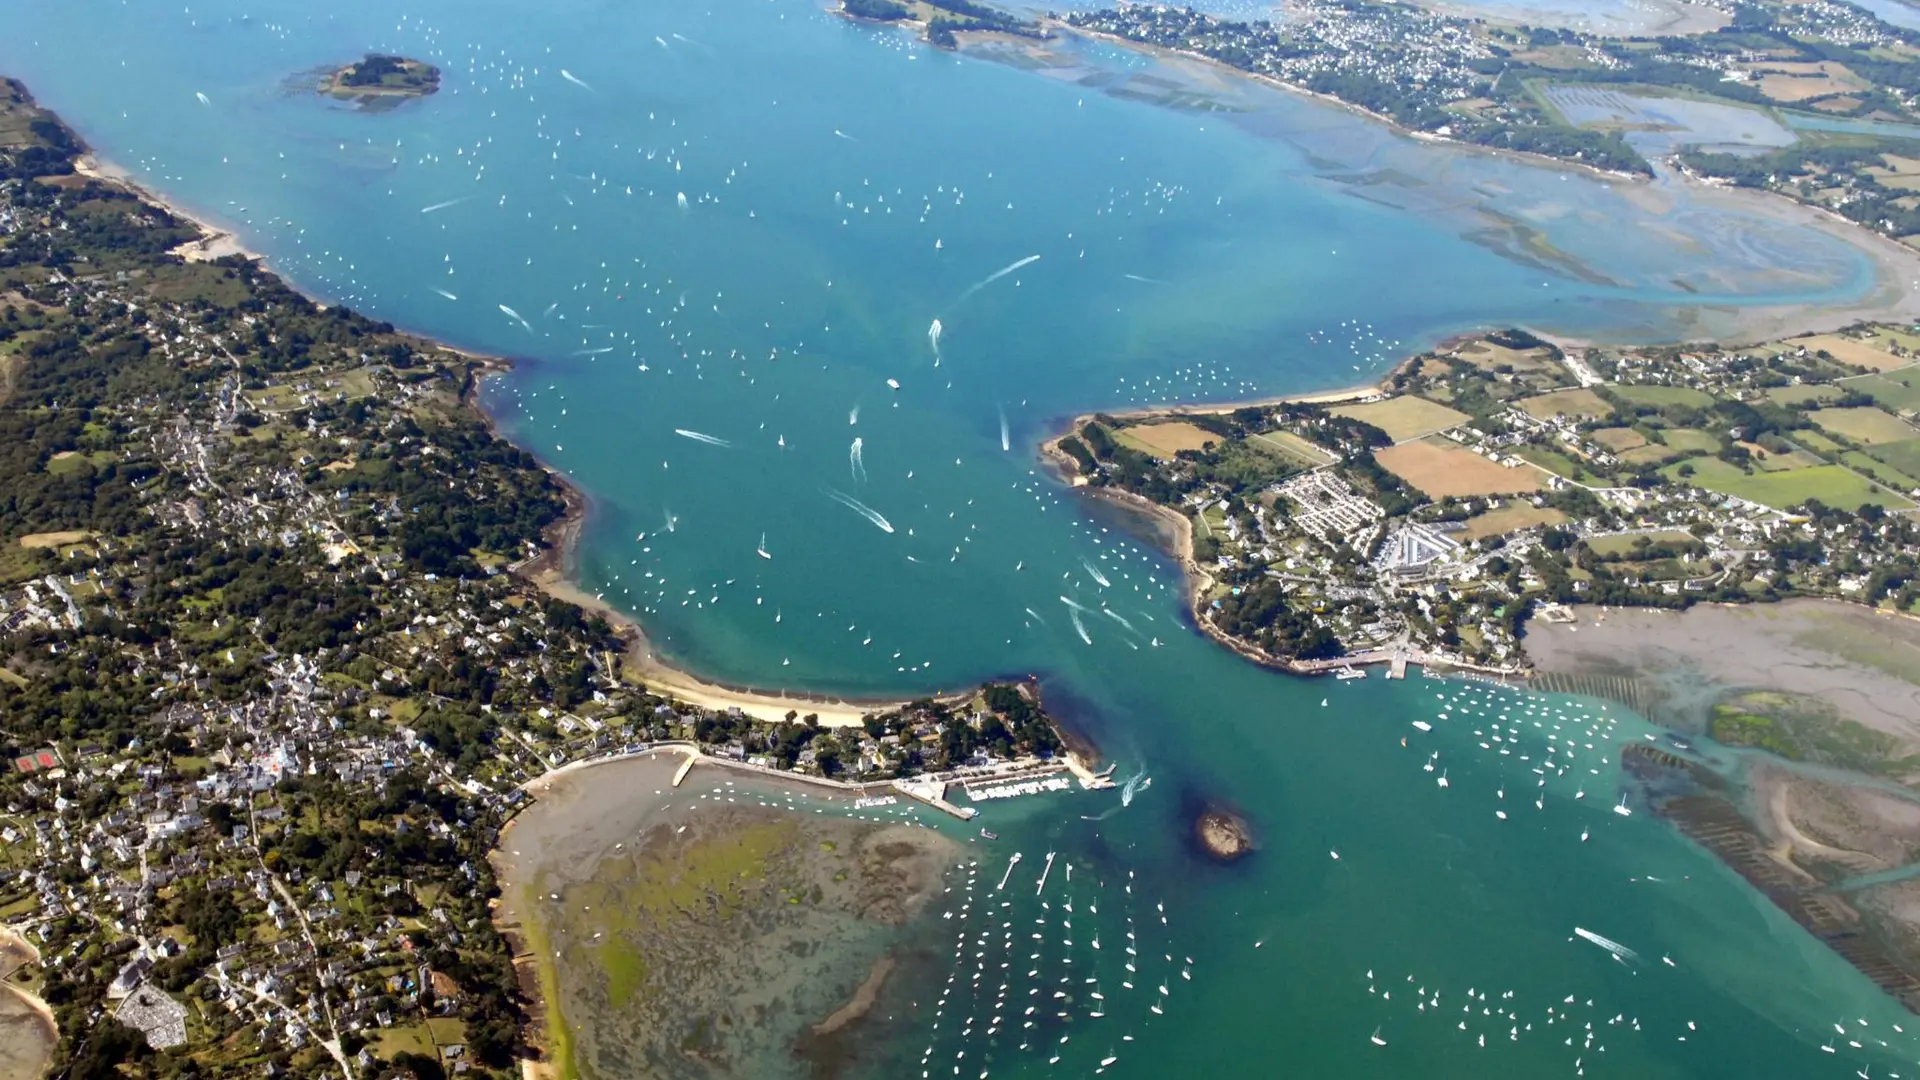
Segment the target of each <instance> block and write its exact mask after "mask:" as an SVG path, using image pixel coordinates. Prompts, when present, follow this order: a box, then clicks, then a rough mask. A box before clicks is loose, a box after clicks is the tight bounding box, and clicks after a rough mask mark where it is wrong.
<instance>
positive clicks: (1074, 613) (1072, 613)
mask: <svg viewBox="0 0 1920 1080" xmlns="http://www.w3.org/2000/svg"><path fill="white" fill-rule="evenodd" d="M1079 608H1080V605H1078V604H1075V605H1073V606H1072V607H1070V608H1068V609H1067V618H1068V619H1069V620H1071V621H1072V622H1073V628H1074V629H1075V630H1076V631H1078V632H1079V634H1080V640H1081V641H1084V642H1086V643H1087V644H1089V645H1091V644H1093V639H1092V638H1091V637H1088V636H1087V627H1086V624H1085V623H1083V622H1081V621H1080V610H1079Z"/></svg>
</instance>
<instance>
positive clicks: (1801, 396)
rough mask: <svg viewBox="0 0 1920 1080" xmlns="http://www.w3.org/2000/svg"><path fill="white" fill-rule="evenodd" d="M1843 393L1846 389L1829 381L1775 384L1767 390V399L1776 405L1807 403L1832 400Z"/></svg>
mask: <svg viewBox="0 0 1920 1080" xmlns="http://www.w3.org/2000/svg"><path fill="white" fill-rule="evenodd" d="M1845 393H1846V391H1844V390H1842V389H1840V388H1839V387H1837V386H1834V385H1832V384H1831V383H1827V384H1812V385H1807V386H1776V387H1774V388H1773V389H1771V390H1769V391H1767V400H1768V401H1771V402H1774V403H1775V404H1778V405H1808V404H1811V403H1813V402H1816V401H1832V400H1834V399H1835V398H1838V397H1840V396H1842V395H1844V394H1845Z"/></svg>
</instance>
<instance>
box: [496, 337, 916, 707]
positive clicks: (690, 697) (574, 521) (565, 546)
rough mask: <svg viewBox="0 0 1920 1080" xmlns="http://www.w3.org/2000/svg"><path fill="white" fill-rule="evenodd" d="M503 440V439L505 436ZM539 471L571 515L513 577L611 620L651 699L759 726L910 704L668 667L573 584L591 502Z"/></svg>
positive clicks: (627, 673) (636, 628)
mask: <svg viewBox="0 0 1920 1080" xmlns="http://www.w3.org/2000/svg"><path fill="white" fill-rule="evenodd" d="M463 355H464V354H463ZM487 367H488V368H489V373H490V374H497V373H504V372H505V371H506V370H508V368H509V367H510V365H507V364H505V363H503V362H501V361H499V360H497V359H496V360H493V361H492V362H491V363H490V364H488V365H487ZM476 386H477V384H476ZM469 397H471V394H469ZM468 407H470V408H473V409H474V410H476V411H477V412H478V413H479V415H480V416H482V417H484V418H485V420H486V421H487V424H488V426H489V427H490V428H494V431H495V434H499V431H498V429H497V427H496V426H495V421H494V417H493V414H492V413H489V412H487V411H486V410H485V409H483V408H481V407H480V406H479V404H478V403H477V402H474V401H469V403H468ZM501 437H502V438H505V436H504V435H502V436H501ZM540 467H541V468H543V469H546V470H547V474H548V475H549V476H552V477H553V478H554V482H555V483H557V484H558V485H559V486H560V489H561V491H562V493H563V495H564V497H565V499H566V503H567V510H566V512H565V513H564V514H563V515H561V517H560V520H558V521H556V522H554V523H553V524H552V525H549V526H547V537H546V541H547V547H546V550H544V551H542V552H541V553H540V554H538V555H536V556H534V557H533V558H531V559H527V560H525V561H524V562H520V563H517V564H515V565H514V566H513V567H512V568H511V571H512V573H514V574H516V575H518V576H519V577H520V578H522V579H523V580H525V581H526V582H528V583H529V584H531V585H532V586H534V587H535V588H536V589H539V590H540V591H541V592H542V593H545V594H546V595H547V596H550V597H552V598H554V599H555V600H561V601H564V602H566V603H570V604H573V605H575V606H577V607H580V608H582V609H584V610H586V611H588V612H590V613H592V614H594V615H598V616H600V617H601V618H603V619H605V620H606V621H607V625H609V626H611V627H612V628H613V631H614V633H615V635H617V636H618V637H619V638H620V640H621V641H622V642H624V643H625V645H626V651H625V653H624V655H623V656H622V657H621V662H620V671H621V676H622V678H624V679H626V680H628V681H631V682H637V683H639V684H641V685H642V686H644V687H645V688H646V689H647V690H648V691H650V692H652V693H655V694H659V695H661V696H663V697H670V698H675V699H677V700H679V701H682V702H684V703H686V704H688V705H698V706H700V707H702V708H706V709H715V710H719V711H725V710H727V709H739V710H740V711H741V712H743V713H745V714H747V715H748V716H751V717H754V718H756V719H759V720H767V721H773V722H778V721H781V720H784V719H786V715H787V713H788V712H797V713H799V714H800V715H802V716H805V715H807V714H809V713H811V714H814V715H816V716H818V717H819V719H820V724H821V726H823V727H857V726H859V724H860V721H861V718H862V717H864V716H865V715H867V714H868V713H873V712H884V711H887V710H889V709H897V708H900V707H902V706H904V705H905V704H907V702H906V701H904V700H888V699H879V698H875V699H850V698H840V697H831V696H828V695H824V694H810V693H807V692H804V691H789V690H765V689H760V688H756V687H744V686H728V685H726V684H724V683H717V682H711V681H709V680H706V679H703V678H701V677H700V676H698V675H695V674H694V673H692V672H690V671H687V670H685V669H683V668H680V667H676V666H674V665H673V664H671V663H669V662H667V661H666V660H665V659H663V658H662V657H661V656H660V654H659V652H658V651H657V650H656V649H655V648H654V646H653V643H652V641H651V639H649V638H648V637H647V633H646V630H645V628H644V627H642V626H641V625H640V623H639V621H638V620H636V619H635V618H633V616H631V615H628V614H627V613H626V612H624V611H621V610H620V609H619V608H617V607H614V606H613V605H612V604H610V603H608V602H607V601H606V600H605V599H603V598H601V597H599V596H595V595H594V594H592V593H590V592H588V591H587V590H586V588H585V587H584V586H582V585H581V584H580V582H579V581H577V580H575V578H574V576H573V567H572V562H573V551H574V545H575V544H577V543H578V542H579V540H580V534H581V532H582V531H584V529H585V527H586V523H587V517H588V515H589V514H590V513H592V509H593V507H592V500H591V499H590V498H589V497H588V496H587V494H586V492H584V491H583V490H581V489H580V487H579V486H578V485H576V484H574V483H573V481H572V480H571V479H569V478H568V477H567V476H566V475H565V474H563V473H561V472H560V471H559V470H557V469H554V468H553V467H552V466H551V465H548V464H547V463H546V462H541V465H540ZM928 696H938V695H928Z"/></svg>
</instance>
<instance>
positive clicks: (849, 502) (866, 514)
mask: <svg viewBox="0 0 1920 1080" xmlns="http://www.w3.org/2000/svg"><path fill="white" fill-rule="evenodd" d="M826 492H827V497H828V498H830V499H832V500H833V501H834V502H837V503H839V504H840V505H841V506H844V507H846V508H847V509H849V510H851V511H853V512H854V513H856V514H859V515H860V516H861V517H863V518H866V519H867V520H868V521H871V522H873V523H874V524H875V525H876V526H878V527H879V529H880V531H881V532H888V533H890V532H892V531H893V523H892V522H891V521H888V520H887V519H886V518H884V517H881V516H880V511H878V510H875V509H874V508H873V507H871V506H868V505H867V504H866V503H863V502H861V501H860V500H859V499H856V498H854V497H853V496H851V495H848V494H847V493H845V492H843V491H835V490H834V489H832V488H827V489H826Z"/></svg>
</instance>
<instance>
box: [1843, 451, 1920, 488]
mask: <svg viewBox="0 0 1920 1080" xmlns="http://www.w3.org/2000/svg"><path fill="white" fill-rule="evenodd" d="M1840 461H1841V462H1842V463H1843V464H1845V465H1848V466H1850V467H1851V468H1853V469H1854V470H1856V471H1858V472H1863V473H1866V474H1867V475H1868V476H1871V477H1873V478H1874V479H1875V480H1878V481H1880V482H1881V483H1883V484H1885V485H1887V486H1888V487H1891V488H1898V489H1899V490H1901V491H1912V490H1914V489H1915V488H1920V480H1915V479H1914V478H1913V477H1912V476H1910V475H1908V474H1907V473H1903V472H1901V471H1900V470H1899V469H1896V468H1894V467H1893V466H1891V465H1889V464H1887V463H1886V462H1884V461H1875V460H1874V459H1873V458H1871V457H1868V456H1867V455H1866V454H1865V453H1863V452H1861V451H1859V450H1848V451H1847V452H1846V453H1844V454H1841V455H1840Z"/></svg>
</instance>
